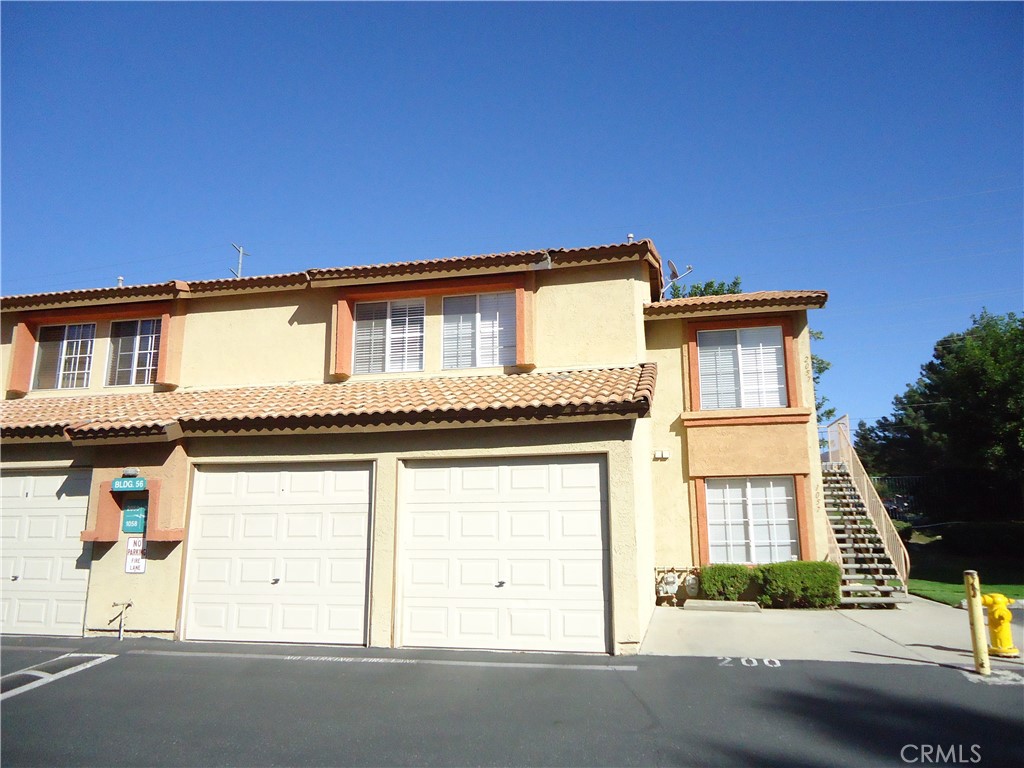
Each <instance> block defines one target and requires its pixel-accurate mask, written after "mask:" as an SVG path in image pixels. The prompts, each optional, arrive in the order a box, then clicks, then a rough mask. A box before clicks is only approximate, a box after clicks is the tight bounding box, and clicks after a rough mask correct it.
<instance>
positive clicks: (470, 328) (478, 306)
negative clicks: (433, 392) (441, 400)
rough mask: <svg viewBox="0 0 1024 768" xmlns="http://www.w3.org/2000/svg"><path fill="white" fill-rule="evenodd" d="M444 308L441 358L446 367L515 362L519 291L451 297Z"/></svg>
mask: <svg viewBox="0 0 1024 768" xmlns="http://www.w3.org/2000/svg"><path fill="white" fill-rule="evenodd" d="M443 310H444V312H443V313H444V321H443V329H442V340H441V347H442V352H441V357H442V365H443V366H444V367H445V368H483V367H488V366H499V365H515V363H516V295H515V292H513V291H508V292H505V293H483V294H479V295H473V296H448V297H446V298H445V300H444V308H443Z"/></svg>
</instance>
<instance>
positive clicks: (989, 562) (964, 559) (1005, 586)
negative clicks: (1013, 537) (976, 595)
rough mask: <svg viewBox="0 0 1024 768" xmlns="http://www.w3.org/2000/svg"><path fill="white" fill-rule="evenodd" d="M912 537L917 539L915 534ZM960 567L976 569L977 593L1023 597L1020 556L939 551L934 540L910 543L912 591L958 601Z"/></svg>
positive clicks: (942, 600)
mask: <svg viewBox="0 0 1024 768" xmlns="http://www.w3.org/2000/svg"><path fill="white" fill-rule="evenodd" d="M915 541H919V540H918V539H916V538H915ZM964 571H977V572H978V578H979V579H980V580H981V593H982V594H988V593H989V592H1000V593H1002V594H1004V595H1006V596H1007V597H1010V598H1013V599H1014V600H1024V560H1022V559H1021V558H1015V559H1007V558H996V557H985V556H982V557H970V556H964V555H954V554H950V553H948V552H943V551H942V549H941V545H939V544H938V542H933V541H928V543H918V544H916V545H911V547H910V579H909V581H908V584H907V587H908V589H909V590H910V593H911V594H912V595H920V596H921V597H927V598H928V599H929V600H936V601H938V602H940V603H946V604H947V605H959V604H960V601H961V600H963V599H964V598H965V597H966V594H965V592H964Z"/></svg>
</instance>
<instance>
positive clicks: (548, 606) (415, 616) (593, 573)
mask: <svg viewBox="0 0 1024 768" xmlns="http://www.w3.org/2000/svg"><path fill="white" fill-rule="evenodd" d="M401 475H402V476H401V482H400V488H401V491H400V492H401V500H400V513H399V529H400V530H399V555H398V557H399V565H398V572H399V593H400V596H399V603H398V621H399V637H400V643H401V644H402V645H406V646H425V647H443V648H487V649H508V650H532V651H581V652H595V653H604V652H607V650H608V618H609V615H610V611H609V589H608V544H607V534H606V529H607V511H608V500H607V491H606V488H607V482H606V473H605V461H604V459H603V458H602V457H595V456H583V457H569V456H560V457H542V458H524V459H504V460H486V461H459V462H437V461H430V462H426V461H410V462H407V463H406V464H405V466H404V467H403V468H402V471H401Z"/></svg>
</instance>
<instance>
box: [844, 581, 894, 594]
mask: <svg viewBox="0 0 1024 768" xmlns="http://www.w3.org/2000/svg"><path fill="white" fill-rule="evenodd" d="M839 589H840V590H841V591H843V592H899V593H900V594H901V595H902V594H905V593H904V591H903V588H902V587H892V586H889V585H888V584H843V585H842V586H841V587H840V588H839Z"/></svg>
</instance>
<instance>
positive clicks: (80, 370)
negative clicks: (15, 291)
mask: <svg viewBox="0 0 1024 768" xmlns="http://www.w3.org/2000/svg"><path fill="white" fill-rule="evenodd" d="M95 339H96V325H95V324H94V323H82V324H79V325H50V326H45V327H43V328H40V329H39V335H38V339H37V344H36V369H35V384H34V387H35V389H80V388H84V387H88V386H89V373H90V370H91V369H92V350H93V343H94V341H95Z"/></svg>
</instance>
